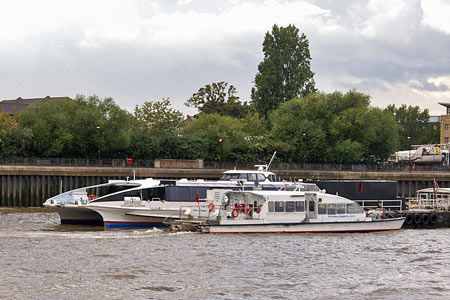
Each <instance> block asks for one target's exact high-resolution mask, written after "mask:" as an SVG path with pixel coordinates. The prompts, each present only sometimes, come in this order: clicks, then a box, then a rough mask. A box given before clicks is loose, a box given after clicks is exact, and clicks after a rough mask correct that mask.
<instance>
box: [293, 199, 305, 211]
mask: <svg viewBox="0 0 450 300" xmlns="http://www.w3.org/2000/svg"><path fill="white" fill-rule="evenodd" d="M295 211H297V212H302V211H305V202H304V201H295Z"/></svg>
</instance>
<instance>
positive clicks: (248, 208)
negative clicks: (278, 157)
mask: <svg viewBox="0 0 450 300" xmlns="http://www.w3.org/2000/svg"><path fill="white" fill-rule="evenodd" d="M225 195H226V197H225V200H224V202H223V205H222V206H221V208H220V210H219V211H218V213H216V214H212V215H211V216H210V217H209V218H208V219H206V220H203V221H201V222H199V221H198V219H196V218H193V221H192V224H193V225H192V227H193V228H197V229H198V230H199V231H201V232H204V233H281V232H283V233H295V232H357V231H363V232H367V231H383V230H396V229H400V228H401V226H402V224H403V222H404V221H405V218H402V217H400V218H385V216H384V213H383V212H381V211H379V212H374V213H373V214H372V215H368V214H367V213H366V212H365V211H364V210H363V209H362V208H361V207H360V206H359V205H358V204H357V203H356V202H353V201H351V200H349V199H346V198H343V197H340V196H337V195H330V194H326V193H322V192H302V191H298V190H297V191H262V190H259V191H237V192H236V191H231V192H227V193H225ZM185 221H187V220H185ZM188 223H189V222H188V221H187V222H185V223H183V224H184V225H186V224H188ZM180 224H181V223H180V222H179V221H178V222H173V225H174V226H175V227H176V226H178V225H180ZM185 228H186V227H185Z"/></svg>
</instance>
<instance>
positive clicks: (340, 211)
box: [336, 203, 345, 215]
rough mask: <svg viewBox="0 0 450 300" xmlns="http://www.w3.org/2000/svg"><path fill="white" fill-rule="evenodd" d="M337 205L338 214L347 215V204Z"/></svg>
mask: <svg viewBox="0 0 450 300" xmlns="http://www.w3.org/2000/svg"><path fill="white" fill-rule="evenodd" d="M336 206H337V214H338V215H345V204H344V203H342V204H336Z"/></svg>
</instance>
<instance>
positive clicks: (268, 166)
mask: <svg viewBox="0 0 450 300" xmlns="http://www.w3.org/2000/svg"><path fill="white" fill-rule="evenodd" d="M275 154H277V151H275V152H274V153H273V155H272V158H271V159H270V161H269V164H268V165H267V171H269V168H270V165H271V164H272V161H273V159H274V158H275Z"/></svg>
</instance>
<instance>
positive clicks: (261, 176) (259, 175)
mask: <svg viewBox="0 0 450 300" xmlns="http://www.w3.org/2000/svg"><path fill="white" fill-rule="evenodd" d="M256 175H257V176H258V181H265V180H266V177H264V175H263V174H256Z"/></svg>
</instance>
